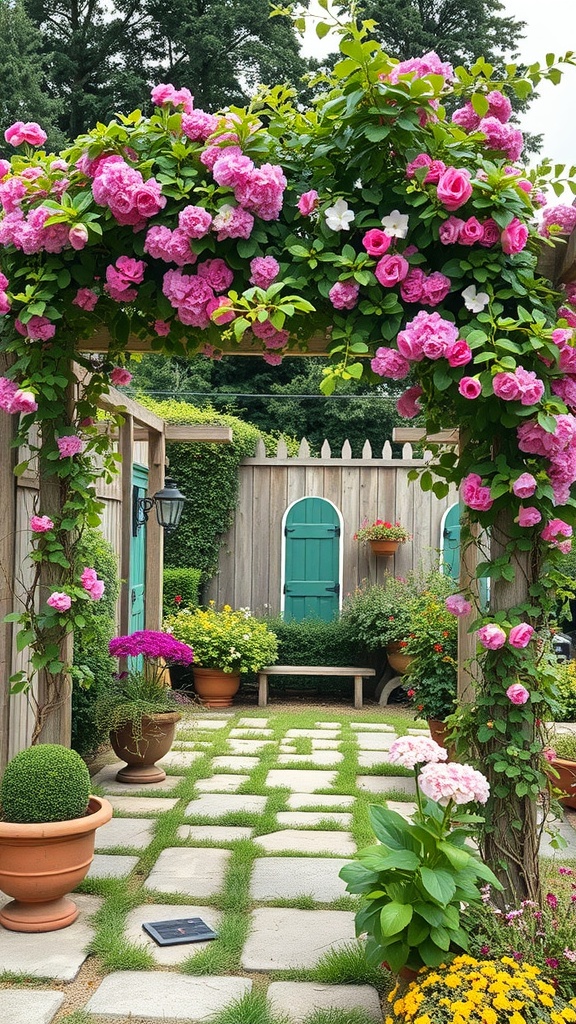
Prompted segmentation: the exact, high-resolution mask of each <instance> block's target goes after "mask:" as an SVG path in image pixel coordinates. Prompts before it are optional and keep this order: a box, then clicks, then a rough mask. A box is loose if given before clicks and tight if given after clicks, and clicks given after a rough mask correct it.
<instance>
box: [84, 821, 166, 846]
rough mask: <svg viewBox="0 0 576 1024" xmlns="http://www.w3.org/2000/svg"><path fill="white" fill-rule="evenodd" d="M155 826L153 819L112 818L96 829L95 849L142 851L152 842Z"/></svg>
mask: <svg viewBox="0 0 576 1024" xmlns="http://www.w3.org/2000/svg"><path fill="white" fill-rule="evenodd" d="M155 825H156V819H155V818H151V819H147V818H112V820H111V821H108V822H106V824H105V825H102V827H101V828H98V829H96V842H95V849H96V850H110V849H112V847H114V846H131V847H134V849H136V850H144V849H145V848H146V847H147V846H148V845H149V844H150V843H151V841H152V834H153V832H154V826H155Z"/></svg>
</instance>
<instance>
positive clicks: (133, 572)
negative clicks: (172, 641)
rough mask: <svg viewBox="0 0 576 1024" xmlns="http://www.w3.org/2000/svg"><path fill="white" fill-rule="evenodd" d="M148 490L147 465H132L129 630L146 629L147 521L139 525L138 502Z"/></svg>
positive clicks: (131, 631)
mask: <svg viewBox="0 0 576 1024" xmlns="http://www.w3.org/2000/svg"><path fill="white" fill-rule="evenodd" d="M147 490H148V469H147V468H146V466H140V465H136V464H135V465H134V466H133V467H132V502H133V515H132V539H131V544H130V580H129V587H130V620H129V632H130V633H134V632H135V631H136V630H137V629H144V622H145V613H146V607H145V597H144V591H145V587H146V523H144V524H143V525H142V526H138V525H137V523H136V516H135V515H134V512H135V510H136V509H137V507H138V506H137V502H138V500H139V499H140V498H145V497H146V492H147Z"/></svg>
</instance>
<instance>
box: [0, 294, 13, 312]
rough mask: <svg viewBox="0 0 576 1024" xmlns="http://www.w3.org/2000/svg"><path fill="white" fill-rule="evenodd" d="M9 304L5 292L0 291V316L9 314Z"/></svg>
mask: <svg viewBox="0 0 576 1024" xmlns="http://www.w3.org/2000/svg"><path fill="white" fill-rule="evenodd" d="M11 308H12V307H11V302H10V299H9V298H8V296H7V294H6V292H3V291H0V315H2V316H4V315H5V314H6V313H9V312H10V309H11Z"/></svg>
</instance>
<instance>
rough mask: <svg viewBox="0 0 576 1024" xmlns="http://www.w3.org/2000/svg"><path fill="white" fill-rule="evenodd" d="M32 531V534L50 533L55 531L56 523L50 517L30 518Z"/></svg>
mask: <svg viewBox="0 0 576 1024" xmlns="http://www.w3.org/2000/svg"><path fill="white" fill-rule="evenodd" d="M30 529H31V530H32V533H48V530H53V529H54V523H53V522H52V520H51V519H50V516H30Z"/></svg>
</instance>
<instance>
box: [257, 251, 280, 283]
mask: <svg viewBox="0 0 576 1024" xmlns="http://www.w3.org/2000/svg"><path fill="white" fill-rule="evenodd" d="M250 273H251V277H250V284H253V285H256V287H257V288H264V289H266V288H269V287H270V285H271V284H272V282H273V281H275V280H276V278H277V277H278V274H279V273H280V264H279V263H278V260H275V259H274V257H273V256H255V257H254V259H253V260H251V261H250Z"/></svg>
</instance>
